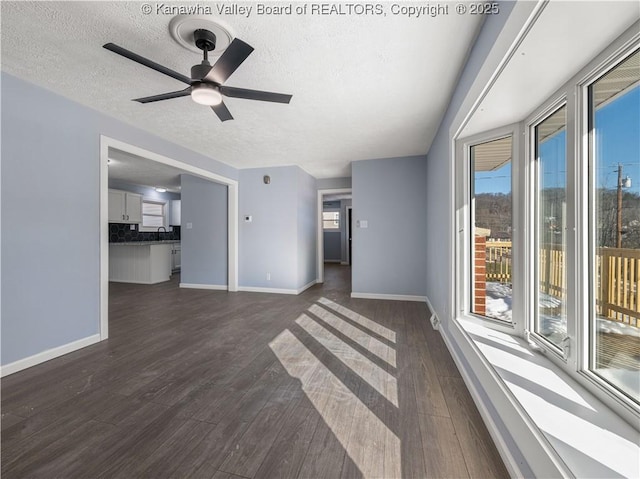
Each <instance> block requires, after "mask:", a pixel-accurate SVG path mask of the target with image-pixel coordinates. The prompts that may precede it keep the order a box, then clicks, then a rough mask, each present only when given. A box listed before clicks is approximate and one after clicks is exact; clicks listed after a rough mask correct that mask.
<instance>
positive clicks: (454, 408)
mask: <svg viewBox="0 0 640 479" xmlns="http://www.w3.org/2000/svg"><path fill="white" fill-rule="evenodd" d="M440 381H441V382H442V389H443V390H444V392H445V395H446V396H447V398H448V400H449V402H448V404H449V412H450V414H451V420H452V422H453V426H454V428H455V433H456V436H457V438H458V442H459V443H460V447H461V450H462V455H463V457H464V460H465V464H466V466H467V470H468V471H469V476H470V477H494V478H502V477H504V478H507V477H509V473H508V472H507V469H506V467H505V466H504V463H503V462H502V461H501V459H500V455H499V454H498V451H497V449H496V447H495V445H494V444H493V441H492V440H491V436H490V435H489V431H487V428H486V426H485V424H484V422H483V421H482V418H481V416H480V413H479V412H478V409H477V408H476V406H475V404H474V402H473V399H472V398H471V395H470V394H469V391H468V389H467V388H466V386H465V384H464V381H463V380H462V379H459V378H453V377H446V376H445V377H442V378H440Z"/></svg>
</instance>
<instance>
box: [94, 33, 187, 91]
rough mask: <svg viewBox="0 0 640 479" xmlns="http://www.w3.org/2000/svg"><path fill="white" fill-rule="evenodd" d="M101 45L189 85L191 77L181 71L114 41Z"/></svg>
mask: <svg viewBox="0 0 640 479" xmlns="http://www.w3.org/2000/svg"><path fill="white" fill-rule="evenodd" d="M102 47H103V48H106V49H107V50H110V51H112V52H113V53H117V54H118V55H122V56H123V57H125V58H128V59H129V60H133V61H134V62H137V63H140V64H141V65H144V66H145V67H149V68H151V69H153V70H155V71H157V72H160V73H164V74H165V75H168V76H170V77H172V78H175V79H176V80H180V81H181V82H183V83H186V84H187V85H191V78H189V77H188V76H185V75H182V74H181V73H178V72H176V71H173V70H171V69H170V68H167V67H164V66H162V65H160V64H159V63H156V62H153V61H151V60H148V59H146V58H144V57H141V56H140V55H138V54H137V53H133V52H130V51H129V50H127V49H126V48H122V47H119V46H118V45H115V44H114V43H105V44H104V45H102Z"/></svg>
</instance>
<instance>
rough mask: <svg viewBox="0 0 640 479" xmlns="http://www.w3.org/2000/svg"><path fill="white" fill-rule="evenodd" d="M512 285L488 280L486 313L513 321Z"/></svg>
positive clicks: (491, 316)
mask: <svg viewBox="0 0 640 479" xmlns="http://www.w3.org/2000/svg"><path fill="white" fill-rule="evenodd" d="M512 296H513V290H512V289H511V285H509V284H503V283H495V282H487V299H486V311H487V312H486V315H487V316H489V317H490V318H494V319H501V320H503V321H509V322H511V309H512V307H511V298H512Z"/></svg>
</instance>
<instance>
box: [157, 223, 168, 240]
mask: <svg viewBox="0 0 640 479" xmlns="http://www.w3.org/2000/svg"><path fill="white" fill-rule="evenodd" d="M160 228H162V229H163V230H164V232H165V233H166V232H167V228H165V227H164V226H158V241H160Z"/></svg>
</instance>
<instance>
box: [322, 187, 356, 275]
mask: <svg viewBox="0 0 640 479" xmlns="http://www.w3.org/2000/svg"><path fill="white" fill-rule="evenodd" d="M351 199H352V190H351V188H335V189H323V190H318V216H317V217H318V223H317V232H318V234H317V245H318V249H317V258H318V264H317V282H318V283H324V263H325V238H324V237H325V227H324V224H325V221H323V211H324V204H325V202H328V201H329V202H332V203H336V202H338V203H339V206H337V207H336V205H335V204H334V205H333V206H334V208H333V210H335V211H336V212H338V213H339V215H338V217H337V218H338V219H334V218H333V217H332V218H331V219H329V218H328V219H327V222H329V221H338V222H339V224H340V234H341V246H340V251H341V260H340V261H339V263H341V264H342V265H350V264H351V255H352V247H351V237H352V236H351V227H350V222H349V221H350V220H349V218H350V211H351V208H352V206H351ZM347 208H348V209H347Z"/></svg>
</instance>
